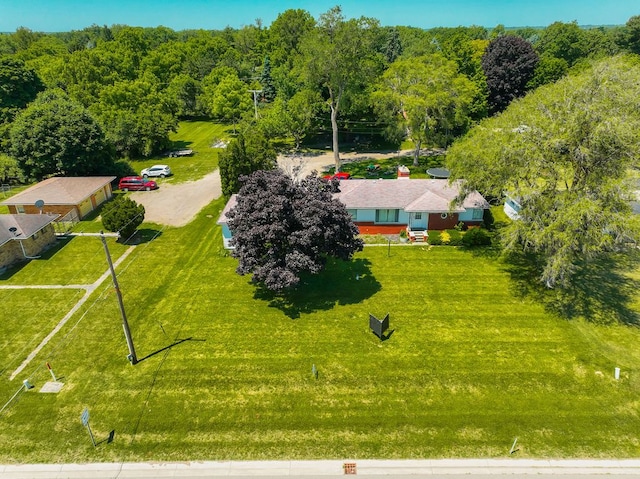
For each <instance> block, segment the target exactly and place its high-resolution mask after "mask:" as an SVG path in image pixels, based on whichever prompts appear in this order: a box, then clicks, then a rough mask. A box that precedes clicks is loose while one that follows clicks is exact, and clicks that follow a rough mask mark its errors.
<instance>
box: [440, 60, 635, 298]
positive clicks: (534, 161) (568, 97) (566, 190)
mask: <svg viewBox="0 0 640 479" xmlns="http://www.w3.org/2000/svg"><path fill="white" fill-rule="evenodd" d="M639 77H640V63H639V62H638V59H637V58H636V57H631V56H630V57H614V58H610V59H606V60H603V61H600V62H598V63H596V64H594V65H593V66H592V67H591V68H589V69H588V70H586V71H583V72H581V73H580V74H576V75H571V76H568V77H565V78H563V79H561V80H560V81H558V82H557V83H555V84H551V85H546V86H543V87H541V88H539V89H537V90H536V91H534V92H532V93H530V94H529V95H527V96H526V97H525V98H523V99H521V100H519V101H516V102H514V103H512V104H511V105H510V106H509V108H508V109H507V110H505V111H504V112H503V113H502V114H501V115H499V116H497V117H494V118H491V119H488V120H486V121H484V122H482V123H481V124H480V125H478V126H477V127H475V128H473V129H472V130H471V131H470V132H469V134H468V135H467V136H466V137H464V138H463V139H461V140H460V141H458V142H456V143H454V145H453V146H452V147H451V148H450V149H449V151H448V153H447V165H448V167H449V168H450V169H451V171H452V174H453V176H454V177H455V178H463V179H465V180H466V185H467V187H468V188H469V190H473V189H477V190H478V191H481V192H483V193H485V194H489V195H493V196H496V197H499V196H501V195H502V193H503V192H504V191H507V192H510V193H511V194H513V195H517V196H518V197H519V198H520V199H521V205H522V209H521V211H520V219H519V220H518V221H513V222H512V223H511V224H510V225H509V226H508V227H507V228H506V230H505V232H504V236H503V241H504V244H505V247H506V248H507V250H509V251H513V250H524V251H527V252H532V253H535V254H537V255H539V257H540V258H542V261H543V264H544V267H543V269H542V271H541V279H542V280H543V281H544V282H545V283H546V284H547V285H549V286H554V285H561V286H567V285H569V284H570V283H571V279H572V274H573V272H574V271H575V268H576V265H577V264H578V263H580V262H582V261H590V260H593V259H595V258H598V257H599V256H600V255H602V254H606V253H607V252H610V251H612V250H614V249H618V248H622V247H624V246H625V245H626V244H628V242H629V241H637V239H638V238H639V232H640V229H639V226H638V219H637V217H636V216H634V215H632V213H631V208H630V205H629V201H630V200H631V199H632V198H633V197H634V195H633V191H632V190H634V189H635V186H634V185H633V184H632V183H631V182H630V181H629V177H628V171H629V169H630V167H631V166H633V165H634V164H635V162H636V161H637V158H638V155H639V154H640V138H639V132H640V115H638V111H640V84H639V83H638V81H637V79H638V78H639Z"/></svg>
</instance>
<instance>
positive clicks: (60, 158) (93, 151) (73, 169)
mask: <svg viewBox="0 0 640 479" xmlns="http://www.w3.org/2000/svg"><path fill="white" fill-rule="evenodd" d="M10 134H11V148H10V154H11V156H13V157H14V158H15V159H16V160H17V161H18V163H19V165H20V168H21V169H22V171H23V172H24V174H25V176H27V177H28V178H31V179H36V180H40V179H42V178H45V177H47V176H53V175H66V176H90V175H101V174H108V173H110V172H111V171H113V169H114V165H113V154H112V152H111V148H110V146H109V144H108V143H107V141H106V138H105V135H104V133H103V131H102V128H100V125H99V124H98V122H97V121H96V120H95V119H94V117H93V116H91V114H90V113H89V111H87V110H86V109H85V108H84V107H83V106H82V105H80V104H79V103H77V102H75V101H73V100H71V99H70V98H69V97H68V96H67V95H66V94H65V93H64V92H62V91H59V90H57V91H45V92H42V93H40V94H39V95H38V97H37V98H36V99H35V100H34V101H33V102H32V103H31V104H30V105H29V106H28V107H27V108H26V109H25V110H23V111H22V112H21V113H20V114H18V116H17V117H16V119H15V121H14V122H13V124H12V127H11V132H10Z"/></svg>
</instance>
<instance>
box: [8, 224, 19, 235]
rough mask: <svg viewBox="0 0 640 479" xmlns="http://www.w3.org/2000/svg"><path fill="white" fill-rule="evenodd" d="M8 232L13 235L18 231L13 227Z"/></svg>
mask: <svg viewBox="0 0 640 479" xmlns="http://www.w3.org/2000/svg"><path fill="white" fill-rule="evenodd" d="M9 231H10V232H11V233H14V234H15V232H16V231H18V228H16V227H15V226H12V227H11V228H9Z"/></svg>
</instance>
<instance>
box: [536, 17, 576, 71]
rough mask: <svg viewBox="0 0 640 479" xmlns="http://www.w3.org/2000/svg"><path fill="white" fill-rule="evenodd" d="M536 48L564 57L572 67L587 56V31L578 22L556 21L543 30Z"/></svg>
mask: <svg viewBox="0 0 640 479" xmlns="http://www.w3.org/2000/svg"><path fill="white" fill-rule="evenodd" d="M536 49H537V51H538V52H539V53H540V54H543V53H546V54H547V55H552V56H554V57H556V58H561V59H563V60H564V61H566V62H567V65H569V66H570V67H571V66H573V65H574V64H575V63H576V62H577V61H578V60H580V59H581V58H585V57H586V56H587V53H588V50H587V41H586V33H585V31H584V30H583V29H581V28H580V27H579V26H578V23H577V22H571V23H563V22H554V23H552V24H551V25H549V26H548V27H547V28H545V29H544V30H543V31H542V33H541V35H540V39H539V40H538V42H537V43H536Z"/></svg>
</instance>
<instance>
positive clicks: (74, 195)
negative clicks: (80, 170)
mask: <svg viewBox="0 0 640 479" xmlns="http://www.w3.org/2000/svg"><path fill="white" fill-rule="evenodd" d="M115 178H116V177H115V176H79V177H55V178H48V179H46V180H44V181H41V182H40V183H38V184H35V185H33V186H32V187H30V188H28V189H26V190H24V191H23V192H21V193H18V194H17V195H14V196H12V197H11V198H9V199H7V200H5V201H2V202H0V205H33V204H34V203H35V202H36V201H38V200H43V201H44V202H45V204H47V205H78V204H80V203H82V202H83V201H84V200H86V199H87V198H89V197H90V196H91V195H92V194H94V193H95V192H96V191H98V190H99V189H100V188H102V187H104V186H105V185H107V184H109V183H111V182H112V181H113V180H114V179H115Z"/></svg>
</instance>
